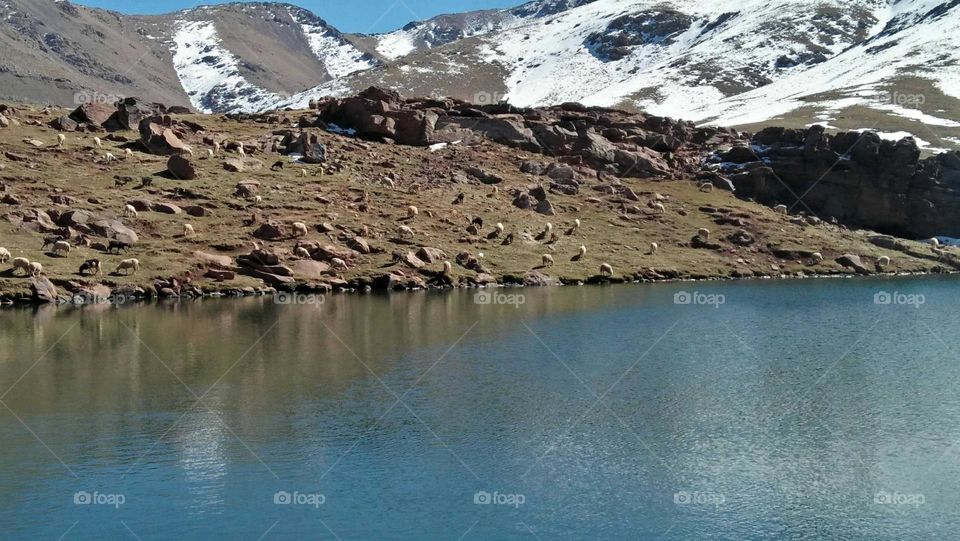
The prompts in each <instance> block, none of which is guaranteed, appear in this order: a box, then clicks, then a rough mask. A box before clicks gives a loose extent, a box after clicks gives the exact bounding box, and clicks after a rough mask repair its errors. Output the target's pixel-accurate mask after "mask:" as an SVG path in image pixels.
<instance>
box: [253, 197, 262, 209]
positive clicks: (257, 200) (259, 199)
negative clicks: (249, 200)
mask: <svg viewBox="0 0 960 541" xmlns="http://www.w3.org/2000/svg"><path fill="white" fill-rule="evenodd" d="M262 203H263V197H261V196H259V195H258V196H256V197H254V198H253V204H254V205H255V206H257V207H259V206H260V205H261V204H262Z"/></svg>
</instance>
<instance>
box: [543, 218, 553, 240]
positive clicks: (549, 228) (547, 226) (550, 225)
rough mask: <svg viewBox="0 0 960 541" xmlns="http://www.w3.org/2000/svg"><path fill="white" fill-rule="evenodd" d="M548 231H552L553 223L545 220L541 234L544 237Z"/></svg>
mask: <svg viewBox="0 0 960 541" xmlns="http://www.w3.org/2000/svg"><path fill="white" fill-rule="evenodd" d="M550 233H553V224H552V223H550V222H547V225H545V226H543V236H544V237H546V236H547V235H549V234H550Z"/></svg>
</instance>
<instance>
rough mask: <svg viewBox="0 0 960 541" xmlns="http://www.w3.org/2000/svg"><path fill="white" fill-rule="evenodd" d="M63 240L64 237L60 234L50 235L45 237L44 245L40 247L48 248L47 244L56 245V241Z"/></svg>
mask: <svg viewBox="0 0 960 541" xmlns="http://www.w3.org/2000/svg"><path fill="white" fill-rule="evenodd" d="M61 240H63V237H61V236H60V235H53V236H50V237H43V246H41V247H40V249H41V250H43V249H44V248H46V247H47V246H53V245H55V244H56V243H58V242H60V241H61Z"/></svg>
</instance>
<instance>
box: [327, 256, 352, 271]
mask: <svg viewBox="0 0 960 541" xmlns="http://www.w3.org/2000/svg"><path fill="white" fill-rule="evenodd" d="M330 265H331V266H332V267H333V268H335V269H340V270H349V269H350V266H349V265H347V262H346V261H344V260H342V259H340V258H339V257H335V258H333V259H331V260H330Z"/></svg>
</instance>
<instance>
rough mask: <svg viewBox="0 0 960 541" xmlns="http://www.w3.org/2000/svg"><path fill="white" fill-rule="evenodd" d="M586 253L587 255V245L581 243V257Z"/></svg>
mask: <svg viewBox="0 0 960 541" xmlns="http://www.w3.org/2000/svg"><path fill="white" fill-rule="evenodd" d="M585 255H587V247H586V246H584V245H582V244H581V245H580V257H584V256H585Z"/></svg>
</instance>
